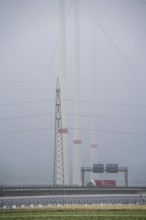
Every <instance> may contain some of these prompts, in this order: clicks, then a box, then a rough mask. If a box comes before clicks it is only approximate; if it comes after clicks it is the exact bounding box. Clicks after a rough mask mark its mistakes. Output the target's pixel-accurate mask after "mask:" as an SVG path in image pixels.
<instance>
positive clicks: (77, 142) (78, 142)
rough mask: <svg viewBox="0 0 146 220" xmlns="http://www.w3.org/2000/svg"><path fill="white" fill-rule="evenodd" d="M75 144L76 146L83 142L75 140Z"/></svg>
mask: <svg viewBox="0 0 146 220" xmlns="http://www.w3.org/2000/svg"><path fill="white" fill-rule="evenodd" d="M73 143H74V144H81V143H82V141H81V140H74V141H73Z"/></svg>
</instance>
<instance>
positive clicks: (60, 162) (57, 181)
mask: <svg viewBox="0 0 146 220" xmlns="http://www.w3.org/2000/svg"><path fill="white" fill-rule="evenodd" d="M54 185H64V159H63V139H62V117H61V95H60V85H59V79H58V78H57V85H56V103H55V145H54Z"/></svg>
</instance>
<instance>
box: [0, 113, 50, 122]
mask: <svg viewBox="0 0 146 220" xmlns="http://www.w3.org/2000/svg"><path fill="white" fill-rule="evenodd" d="M50 115H54V113H48V114H47V113H46V114H34V115H22V116H14V117H5V118H0V121H5V120H14V119H21V118H22V119H23V118H34V117H43V116H50Z"/></svg>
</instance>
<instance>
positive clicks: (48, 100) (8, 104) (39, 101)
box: [0, 99, 55, 107]
mask: <svg viewBox="0 0 146 220" xmlns="http://www.w3.org/2000/svg"><path fill="white" fill-rule="evenodd" d="M54 100H55V99H42V100H33V101H25V102H12V103H5V104H0V107H4V106H11V105H24V104H32V103H41V102H51V101H54Z"/></svg>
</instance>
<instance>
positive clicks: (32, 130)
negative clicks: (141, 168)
mask: <svg viewBox="0 0 146 220" xmlns="http://www.w3.org/2000/svg"><path fill="white" fill-rule="evenodd" d="M51 129H54V127H51V128H49V127H45V128H34V129H26V130H15V131H7V132H0V135H7V134H17V133H26V132H35V131H43V130H51ZM68 130H80V131H88V132H98V133H106V134H121V135H135V136H146V133H138V132H126V131H113V130H104V129H89V128H71V127H69V128H68Z"/></svg>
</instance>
